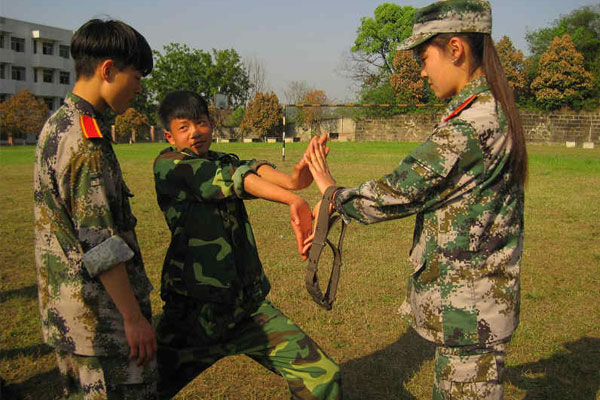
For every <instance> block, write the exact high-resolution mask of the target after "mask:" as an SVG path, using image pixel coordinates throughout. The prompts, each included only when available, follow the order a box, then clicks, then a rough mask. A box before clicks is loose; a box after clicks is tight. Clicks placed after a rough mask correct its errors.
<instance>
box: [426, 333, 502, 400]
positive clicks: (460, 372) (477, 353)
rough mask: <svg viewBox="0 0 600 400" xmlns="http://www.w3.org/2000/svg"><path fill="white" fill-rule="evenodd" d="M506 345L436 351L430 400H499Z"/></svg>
mask: <svg viewBox="0 0 600 400" xmlns="http://www.w3.org/2000/svg"><path fill="white" fill-rule="evenodd" d="M505 349H506V343H504V342H500V343H494V344H491V345H487V346H483V347H480V346H463V347H438V348H437V349H436V352H435V385H434V387H433V396H432V398H433V400H450V399H452V400H470V399H487V400H502V398H503V395H504V389H503V387H502V380H503V375H504V356H505Z"/></svg>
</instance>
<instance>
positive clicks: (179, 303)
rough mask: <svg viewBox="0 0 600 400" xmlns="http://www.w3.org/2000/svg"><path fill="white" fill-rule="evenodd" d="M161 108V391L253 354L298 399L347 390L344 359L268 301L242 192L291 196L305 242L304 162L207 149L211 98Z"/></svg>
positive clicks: (169, 102)
mask: <svg viewBox="0 0 600 400" xmlns="http://www.w3.org/2000/svg"><path fill="white" fill-rule="evenodd" d="M159 115H160V119H161V122H162V124H163V126H164V127H165V137H166V139H167V140H168V141H169V143H170V144H171V146H172V147H170V148H167V149H165V150H163V151H162V152H161V153H160V155H159V156H158V157H157V158H156V160H155V163H154V177H155V184H156V193H157V199H158V203H159V206H160V208H161V210H162V212H163V213H164V215H165V219H166V221H167V224H168V225H169V228H170V230H171V233H172V236H171V243H170V246H169V249H168V251H167V255H166V258H165V261H164V266H163V271H162V282H161V297H162V299H163V300H164V301H165V305H164V310H163V317H162V319H161V321H160V323H159V326H158V328H157V337H158V345H159V350H158V362H159V371H160V375H161V381H160V383H159V391H160V395H161V397H162V398H170V397H171V396H173V395H175V394H176V393H177V392H178V391H179V390H181V389H182V388H183V387H184V386H185V385H186V384H187V383H188V382H190V381H191V380H193V379H194V378H195V377H196V376H198V375H199V374H200V373H201V372H202V371H204V370H205V369H207V368H208V367H210V366H211V365H212V364H213V363H215V362H216V361H218V360H219V359H221V358H223V357H225V356H229V355H235V354H246V355H248V356H249V357H251V358H252V359H254V360H255V361H257V362H259V363H260V364H261V365H263V366H265V367H266V368H268V369H269V370H271V371H274V372H277V373H279V374H280V375H281V376H283V378H284V379H286V381H287V383H288V387H289V390H290V393H291V397H292V398H294V399H337V398H340V397H341V385H340V380H341V374H340V372H339V367H338V366H337V365H336V364H335V363H334V362H333V361H332V360H331V359H330V358H329V357H328V356H327V355H326V354H325V353H324V352H323V350H321V349H320V348H319V346H318V345H317V344H316V343H315V342H314V341H313V340H312V339H311V338H309V337H308V336H307V335H306V334H305V333H304V332H302V330H301V329H300V328H299V327H298V326H297V325H296V324H295V323H293V322H292V321H291V320H290V319H289V318H288V317H286V316H285V315H283V314H282V313H281V311H279V310H278V309H277V308H275V307H274V306H273V304H272V303H271V302H270V301H268V300H266V296H267V294H268V292H269V289H270V284H269V281H268V279H267V277H266V276H265V273H264V271H263V268H262V265H261V262H260V260H259V257H258V252H257V249H256V243H255V240H254V236H253V233H252V228H251V226H250V221H249V219H248V215H247V213H246V209H245V207H244V202H243V199H251V198H264V199H267V200H271V201H277V202H280V203H284V204H288V205H289V206H290V215H291V217H292V227H293V229H294V232H295V234H296V238H297V242H298V245H299V248H301V247H302V241H303V239H304V238H305V237H307V236H308V234H309V233H310V229H311V215H310V208H309V207H308V205H307V204H306V202H305V201H304V200H303V199H302V198H301V197H300V196H298V195H296V194H294V193H292V192H291V191H290V190H299V189H303V188H304V187H306V186H308V185H309V184H310V183H311V182H312V176H311V175H310V171H309V170H308V167H307V165H306V164H305V162H304V161H300V162H299V163H298V165H296V168H295V169H294V172H293V173H292V174H291V175H287V174H284V173H281V172H278V171H276V170H275V169H274V168H273V167H272V166H271V165H270V164H268V163H267V162H264V161H257V160H248V161H245V160H239V158H238V157H237V156H236V155H234V154H225V153H219V152H214V151H211V150H209V148H210V145H211V143H212V124H211V121H210V118H209V113H208V107H207V104H206V102H205V101H204V99H203V98H202V97H201V96H199V95H197V94H196V93H193V92H188V91H177V92H173V93H170V94H169V95H167V96H166V98H165V99H164V100H163V101H162V103H161V105H160V108H159Z"/></svg>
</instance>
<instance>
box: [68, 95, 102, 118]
mask: <svg viewBox="0 0 600 400" xmlns="http://www.w3.org/2000/svg"><path fill="white" fill-rule="evenodd" d="M65 104H67V106H69V107H72V108H75V109H76V110H77V111H79V112H80V113H81V114H82V115H89V116H90V117H92V118H96V119H102V114H100V113H99V112H98V111H96V109H95V108H94V106H92V105H91V104H90V103H89V102H88V101H87V100H84V99H82V98H81V97H79V96H77V95H76V94H73V93H69V94H67V96H66V97H65Z"/></svg>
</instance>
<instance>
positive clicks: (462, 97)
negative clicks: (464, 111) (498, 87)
mask: <svg viewBox="0 0 600 400" xmlns="http://www.w3.org/2000/svg"><path fill="white" fill-rule="evenodd" d="M489 90H490V87H489V86H488V83H487V81H486V79H485V76H480V77H479V78H475V79H473V80H471V81H469V82H468V83H467V85H466V86H465V87H464V88H463V89H462V90H461V91H460V92H458V93H457V94H456V95H455V96H454V97H453V98H452V100H450V103H448V107H447V108H446V115H448V114H451V113H452V112H453V111H454V110H456V109H457V108H458V107H460V105H461V104H463V103H464V102H465V101H467V100H468V99H469V97H471V96H473V95H478V94H480V93H483V92H487V91H489Z"/></svg>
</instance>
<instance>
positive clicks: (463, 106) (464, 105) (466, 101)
mask: <svg viewBox="0 0 600 400" xmlns="http://www.w3.org/2000/svg"><path fill="white" fill-rule="evenodd" d="M476 98H477V95H476V94H474V95H473V96H471V97H469V98H468V99H467V100H465V102H464V103H462V104H461V105H460V106H458V108H457V109H456V110H454V111H452V114H450V115H448V116H447V117H446V118H445V119H444V122H448V120H450V119H452V118H454V117H456V116H457V115H458V114H459V113H460V112H461V111H462V110H464V109H465V108H467V106H468V105H469V104H471V103H472V102H473V100H475V99H476Z"/></svg>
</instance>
